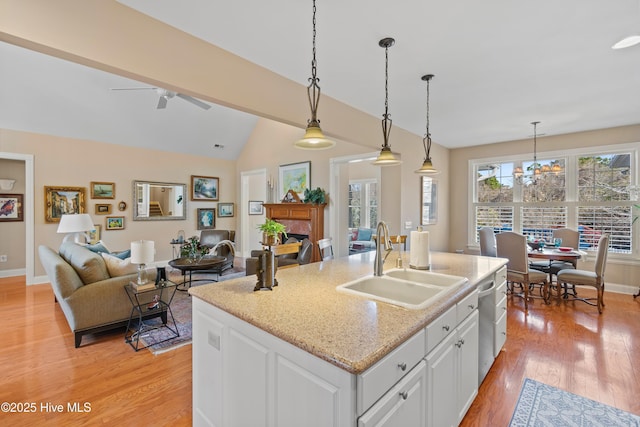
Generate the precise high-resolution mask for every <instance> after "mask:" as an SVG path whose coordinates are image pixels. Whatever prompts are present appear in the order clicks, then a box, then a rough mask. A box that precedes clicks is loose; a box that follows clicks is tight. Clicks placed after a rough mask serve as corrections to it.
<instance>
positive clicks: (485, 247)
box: [478, 227, 497, 257]
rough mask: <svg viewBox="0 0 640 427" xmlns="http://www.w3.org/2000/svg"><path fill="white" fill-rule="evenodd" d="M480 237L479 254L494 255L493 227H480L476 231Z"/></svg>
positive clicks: (494, 236)
mask: <svg viewBox="0 0 640 427" xmlns="http://www.w3.org/2000/svg"><path fill="white" fill-rule="evenodd" d="M478 235H479V237H480V255H482V256H492V257H495V256H496V255H497V253H496V234H495V233H494V232H493V227H482V228H481V229H480V231H479V232H478Z"/></svg>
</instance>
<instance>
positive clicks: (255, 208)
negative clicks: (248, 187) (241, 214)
mask: <svg viewBox="0 0 640 427" xmlns="http://www.w3.org/2000/svg"><path fill="white" fill-rule="evenodd" d="M263 213H264V207H263V206H262V202H259V201H256V200H249V215H262V214H263Z"/></svg>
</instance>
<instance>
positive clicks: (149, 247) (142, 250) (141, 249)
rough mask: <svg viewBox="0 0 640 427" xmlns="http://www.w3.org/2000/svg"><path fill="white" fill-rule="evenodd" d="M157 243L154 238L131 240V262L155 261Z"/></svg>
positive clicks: (147, 262)
mask: <svg viewBox="0 0 640 427" xmlns="http://www.w3.org/2000/svg"><path fill="white" fill-rule="evenodd" d="M154 255H155V243H154V241H153V240H136V241H135V242H131V263H132V264H149V263H152V262H153V257H154Z"/></svg>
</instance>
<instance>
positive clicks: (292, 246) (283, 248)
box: [271, 242, 302, 269]
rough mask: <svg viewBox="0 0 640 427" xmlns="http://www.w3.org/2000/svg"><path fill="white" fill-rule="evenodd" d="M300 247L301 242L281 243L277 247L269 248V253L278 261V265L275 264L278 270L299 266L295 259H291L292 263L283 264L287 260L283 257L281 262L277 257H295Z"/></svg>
mask: <svg viewBox="0 0 640 427" xmlns="http://www.w3.org/2000/svg"><path fill="white" fill-rule="evenodd" d="M301 246H302V242H295V243H282V244H279V245H275V246H271V252H273V255H274V256H275V257H276V259H278V264H277V265H278V269H283V268H291V267H297V266H299V265H300V263H298V262H297V261H296V260H295V259H292V260H293V262H288V263H285V262H284V261H285V260H287V258H285V257H283V258H282V260H280V259H279V258H278V257H279V256H280V255H289V254H296V255H297V254H298V252H300V247H301Z"/></svg>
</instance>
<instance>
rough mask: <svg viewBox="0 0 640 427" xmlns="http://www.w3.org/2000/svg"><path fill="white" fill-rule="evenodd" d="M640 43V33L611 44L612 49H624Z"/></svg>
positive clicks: (639, 5) (639, 3)
mask: <svg viewBox="0 0 640 427" xmlns="http://www.w3.org/2000/svg"><path fill="white" fill-rule="evenodd" d="M638 13H639V14H640V0H638ZM638 43H640V34H633V35H630V36H627V37H625V38H623V39H622V40H620V41H619V42H618V43H616V44H614V45H613V46H611V49H624V48H627V47H631V46H635V45H637V44H638Z"/></svg>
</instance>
